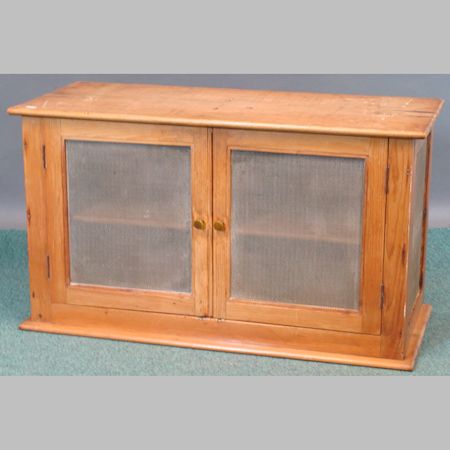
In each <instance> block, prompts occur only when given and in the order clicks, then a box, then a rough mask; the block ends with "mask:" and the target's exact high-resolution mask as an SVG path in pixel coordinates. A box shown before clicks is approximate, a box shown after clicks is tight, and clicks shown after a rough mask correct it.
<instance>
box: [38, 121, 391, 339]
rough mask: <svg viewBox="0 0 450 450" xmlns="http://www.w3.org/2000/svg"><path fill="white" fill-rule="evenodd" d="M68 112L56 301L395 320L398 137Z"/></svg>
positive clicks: (55, 238) (56, 219)
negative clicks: (391, 144)
mask: <svg viewBox="0 0 450 450" xmlns="http://www.w3.org/2000/svg"><path fill="white" fill-rule="evenodd" d="M58 124H59V125H58V126H57V127H54V129H53V131H52V133H53V136H52V144H51V145H48V148H47V150H46V152H47V155H46V159H47V162H46V165H47V167H46V171H47V180H51V181H50V183H51V185H52V186H53V187H52V188H51V189H47V227H48V233H49V236H50V235H51V240H50V242H51V243H50V245H49V257H50V260H51V280H50V285H51V296H52V301H54V302H60V303H69V304H77V305H86V306H93V307H105V308H119V309H130V310H138V311H151V312H158V313H171V314H181V315H194V316H200V317H215V318H220V319H227V320H238V321H249V322H260V323H269V324H278V325H288V326H300V327H310V328H318V329H330V330H342V331H351V332H359V333H370V334H379V332H380V322H381V304H380V289H381V284H382V262H383V236H384V213H385V199H386V195H385V186H384V182H385V178H384V177H385V169H386V164H387V140H386V139H378V138H359V137H343V136H322V135H312V134H309V135H308V134H297V133H283V132H270V131H249V130H225V129H207V128H202V127H176V126H166V125H148V124H127V123H112V122H95V121H81V120H60V121H58Z"/></svg>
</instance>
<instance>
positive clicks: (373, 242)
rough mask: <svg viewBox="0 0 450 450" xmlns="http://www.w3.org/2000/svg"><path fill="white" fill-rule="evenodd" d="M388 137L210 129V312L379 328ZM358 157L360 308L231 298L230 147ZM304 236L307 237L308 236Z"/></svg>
mask: <svg viewBox="0 0 450 450" xmlns="http://www.w3.org/2000/svg"><path fill="white" fill-rule="evenodd" d="M387 146H388V143H387V140H386V139H380V138H356V137H353V138H352V137H349V138H346V137H330V136H320V135H303V134H298V133H296V134H290V133H268V132H258V131H241V130H224V129H221V130H215V132H214V161H213V163H214V170H213V172H214V211H213V215H214V219H213V221H214V222H223V223H224V224H225V231H214V282H213V285H214V314H215V316H216V317H218V318H223V319H229V320H244V321H256V322H261V323H273V324H284V325H292V326H302V327H312V328H322V329H329V330H342V331H351V332H363V333H372V334H379V333H380V328H381V304H380V302H381V285H382V266H383V242H384V232H383V226H384V214H385V172H386V167H387ZM232 149H239V150H249V151H258V152H260V151H261V152H266V151H270V152H274V153H290V154H304V155H310V154H314V155H323V156H335V157H352V158H362V159H364V160H365V165H366V176H365V179H366V189H365V199H364V203H365V207H364V213H363V230H364V231H363V238H362V239H363V240H362V249H363V253H362V269H361V303H360V309H359V311H350V310H343V309H333V308H319V307H311V306H306V305H292V304H284V305H282V304H280V303H275V302H273V303H271V302H268V301H253V300H252V301H246V300H243V299H231V293H230V284H231V280H230V278H231V231H232V230H231V229H230V217H231V207H232V199H231V151H232ZM307 238H310V237H308V236H307Z"/></svg>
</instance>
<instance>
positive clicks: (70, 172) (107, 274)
mask: <svg viewBox="0 0 450 450" xmlns="http://www.w3.org/2000/svg"><path fill="white" fill-rule="evenodd" d="M66 155H67V180H68V200H69V236H70V238H69V242H70V278H71V281H72V282H73V283H80V284H92V285H103V286H112V287H123V288H136V289H148V290H161V291H177V292H191V177H190V164H191V163H190V149H189V148H188V147H174V146H170V147H169V146H159V145H141V144H122V143H109V142H108V143H105V142H80V141H67V142H66Z"/></svg>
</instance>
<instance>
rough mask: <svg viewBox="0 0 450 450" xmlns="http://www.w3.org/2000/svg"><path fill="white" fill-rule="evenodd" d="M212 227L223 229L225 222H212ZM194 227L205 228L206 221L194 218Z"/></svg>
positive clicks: (217, 229) (218, 229)
mask: <svg viewBox="0 0 450 450" xmlns="http://www.w3.org/2000/svg"><path fill="white" fill-rule="evenodd" d="M213 227H214V229H215V230H216V231H225V224H224V223H223V222H220V221H219V222H214V225H213ZM194 228H195V229H197V230H205V229H206V222H205V221H204V220H202V219H197V220H194Z"/></svg>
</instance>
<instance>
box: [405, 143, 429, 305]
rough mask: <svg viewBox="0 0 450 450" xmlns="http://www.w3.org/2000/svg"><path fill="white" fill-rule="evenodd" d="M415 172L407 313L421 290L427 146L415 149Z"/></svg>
mask: <svg viewBox="0 0 450 450" xmlns="http://www.w3.org/2000/svg"><path fill="white" fill-rule="evenodd" d="M414 159H415V162H414V171H413V172H414V174H413V185H412V199H411V202H412V204H411V222H410V223H411V225H410V226H411V230H410V241H409V258H408V297H407V307H406V308H407V313H410V312H411V310H412V308H413V306H414V301H415V299H416V296H417V294H418V292H419V288H420V286H419V284H420V272H421V261H422V238H423V209H424V195H425V180H426V164H427V151H426V146H425V145H423V146H420V147H419V146H417V147H416V150H415V158H414Z"/></svg>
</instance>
